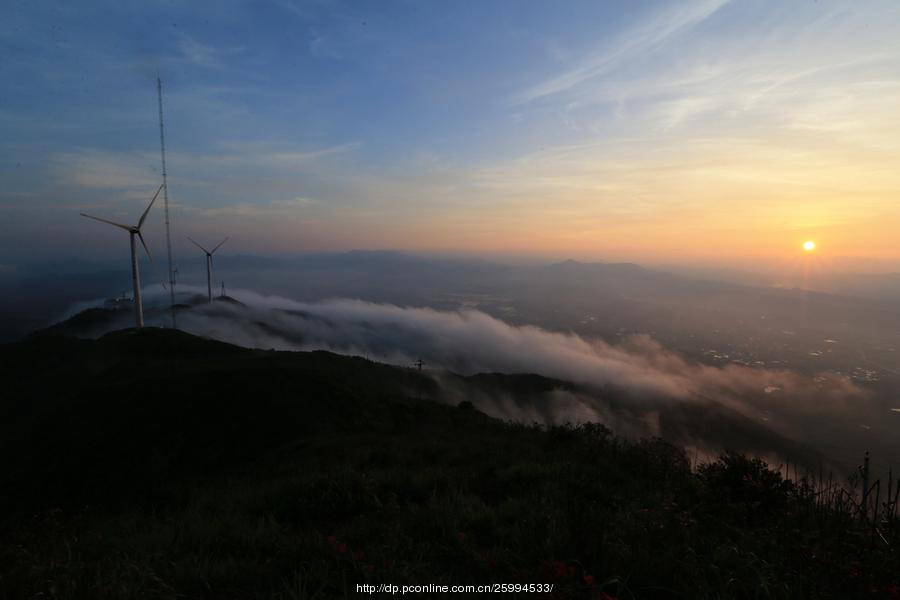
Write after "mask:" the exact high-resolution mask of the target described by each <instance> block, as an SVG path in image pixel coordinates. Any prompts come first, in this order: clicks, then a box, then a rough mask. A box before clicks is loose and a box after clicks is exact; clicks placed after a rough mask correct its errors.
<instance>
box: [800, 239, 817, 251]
mask: <svg viewBox="0 0 900 600" xmlns="http://www.w3.org/2000/svg"><path fill="white" fill-rule="evenodd" d="M803 249H804V250H806V251H807V252H812V251H813V250H815V249H816V243H815V242H814V241H812V240H806V241H805V242H803Z"/></svg>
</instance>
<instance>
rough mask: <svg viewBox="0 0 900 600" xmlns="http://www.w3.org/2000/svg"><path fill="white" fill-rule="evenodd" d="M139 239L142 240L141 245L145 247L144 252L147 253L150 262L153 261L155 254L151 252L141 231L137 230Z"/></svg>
mask: <svg viewBox="0 0 900 600" xmlns="http://www.w3.org/2000/svg"><path fill="white" fill-rule="evenodd" d="M137 236H138V239H139V240H141V245H142V246H143V247H144V252H146V253H147V258H149V259H150V262H151V263H153V256H152V255H151V254H150V248H148V247H147V242H145V241H144V236H143V235H141V232H140V231H138V232H137Z"/></svg>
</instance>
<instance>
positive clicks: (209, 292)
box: [188, 237, 228, 302]
mask: <svg viewBox="0 0 900 600" xmlns="http://www.w3.org/2000/svg"><path fill="white" fill-rule="evenodd" d="M188 239H189V240H191V238H190V237H188ZM227 241H228V238H225V239H224V240H222V241H221V242H219V245H218V246H216V247H215V248H213V249H212V250H207V249H206V248H204V247H203V246H201V245H200V244H198V243H197V242H195V241H194V240H191V243H192V244H193V245H195V246H197V247H198V248H200V249H201V250H203V252H205V253H206V293H207V295H208V296H209V301H210V302H212V255H213V254H215V253H216V250H218V249H219V248H220V247H221V246H222V244H224V243H225V242H227Z"/></svg>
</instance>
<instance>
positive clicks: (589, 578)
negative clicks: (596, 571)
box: [584, 575, 594, 585]
mask: <svg viewBox="0 0 900 600" xmlns="http://www.w3.org/2000/svg"><path fill="white" fill-rule="evenodd" d="M584 582H585V583H586V584H588V585H594V576H593V575H585V576H584Z"/></svg>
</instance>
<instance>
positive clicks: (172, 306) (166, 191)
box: [156, 72, 176, 329]
mask: <svg viewBox="0 0 900 600" xmlns="http://www.w3.org/2000/svg"><path fill="white" fill-rule="evenodd" d="M156 94H157V99H158V100H159V152H160V156H161V157H162V178H163V205H164V206H165V212H166V256H167V258H168V263H169V309H170V310H171V311H172V329H175V328H176V324H175V272H174V271H173V270H172V235H171V233H170V231H169V184H168V182H167V181H166V134H165V128H164V127H163V105H162V79H160V77H159V72H157V73H156Z"/></svg>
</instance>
